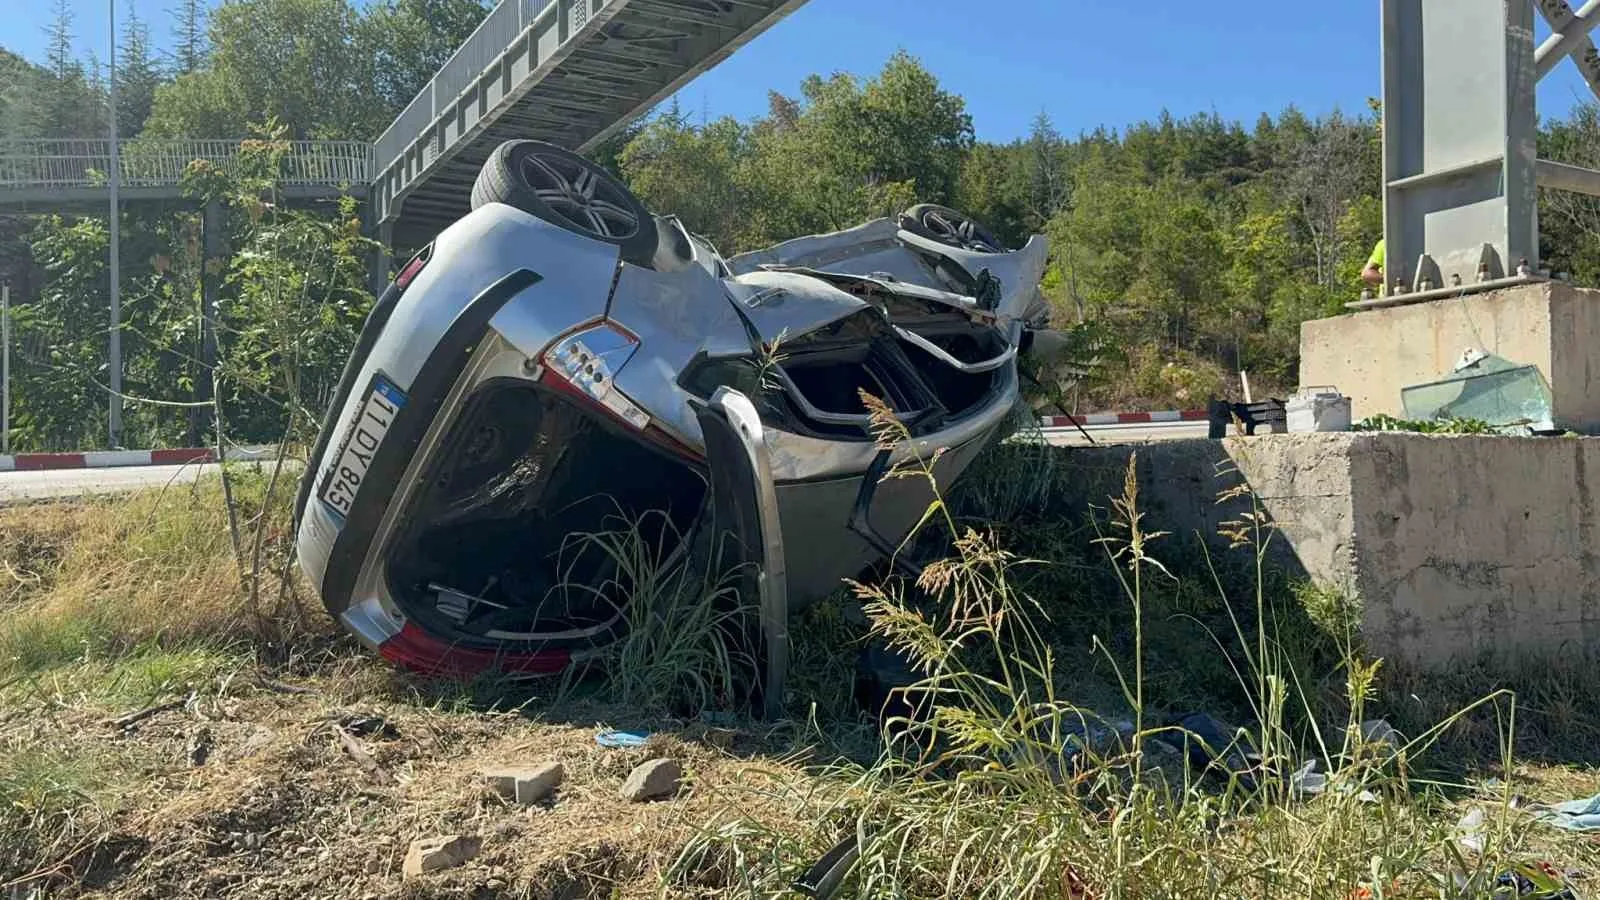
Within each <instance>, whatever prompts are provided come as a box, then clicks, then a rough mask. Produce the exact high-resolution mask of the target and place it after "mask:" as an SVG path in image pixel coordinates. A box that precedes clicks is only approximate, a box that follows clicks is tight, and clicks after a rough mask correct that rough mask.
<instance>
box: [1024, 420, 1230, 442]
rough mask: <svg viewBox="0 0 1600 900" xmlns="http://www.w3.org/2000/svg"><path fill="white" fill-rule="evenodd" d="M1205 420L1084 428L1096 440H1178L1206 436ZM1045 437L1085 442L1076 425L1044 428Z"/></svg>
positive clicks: (1052, 439)
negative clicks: (1072, 426) (1074, 426)
mask: <svg viewBox="0 0 1600 900" xmlns="http://www.w3.org/2000/svg"><path fill="white" fill-rule="evenodd" d="M1209 429H1210V425H1209V424H1207V423H1205V422H1147V423H1144V424H1139V425H1095V426H1091V427H1089V428H1088V429H1087V430H1088V432H1089V435H1090V437H1093V438H1094V442H1095V443H1096V444H1139V443H1145V442H1147V441H1181V440H1187V439H1192V438H1203V437H1205V436H1206V433H1207V431H1208V430H1209ZM1044 436H1045V440H1047V441H1049V442H1050V443H1052V444H1055V445H1056V446H1058V447H1083V446H1088V444H1089V442H1088V441H1087V440H1085V439H1084V437H1083V433H1082V432H1080V431H1079V430H1078V429H1076V428H1047V429H1045V432H1044Z"/></svg>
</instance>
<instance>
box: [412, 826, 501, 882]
mask: <svg viewBox="0 0 1600 900" xmlns="http://www.w3.org/2000/svg"><path fill="white" fill-rule="evenodd" d="M481 846H482V841H480V840H478V838H476V837H474V836H472V835H460V834H446V835H441V836H439V837H426V838H418V839H416V840H414V841H412V842H411V847H410V849H408V850H406V861H405V865H403V866H402V867H401V872H402V873H404V875H405V877H406V878H415V877H417V876H418V875H422V874H425V873H427V872H437V871H439V870H440V869H448V868H451V867H452V866H459V865H461V864H462V863H464V862H466V861H467V860H469V859H472V858H473V857H474V856H477V855H478V850H479V849H480V847H481Z"/></svg>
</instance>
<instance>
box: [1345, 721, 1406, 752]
mask: <svg viewBox="0 0 1600 900" xmlns="http://www.w3.org/2000/svg"><path fill="white" fill-rule="evenodd" d="M1356 729H1357V732H1358V733H1359V734H1360V735H1361V740H1362V741H1363V742H1365V743H1368V744H1388V745H1389V746H1391V747H1394V748H1395V749H1397V750H1398V749H1399V748H1400V746H1401V745H1402V744H1404V743H1405V736H1404V735H1402V734H1400V732H1398V731H1396V730H1395V728H1394V726H1393V725H1390V724H1389V723H1388V722H1386V721H1384V720H1383V719H1367V720H1366V721H1364V722H1362V723H1361V724H1360V725H1358V726H1356Z"/></svg>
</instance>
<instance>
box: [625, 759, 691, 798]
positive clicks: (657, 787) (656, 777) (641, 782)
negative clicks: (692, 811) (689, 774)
mask: <svg viewBox="0 0 1600 900" xmlns="http://www.w3.org/2000/svg"><path fill="white" fill-rule="evenodd" d="M682 784H683V766H680V765H678V761H677V760H675V759H652V760H650V761H649V762H647V763H644V764H642V765H640V766H639V767H637V768H635V769H634V770H633V771H632V772H630V773H628V780H627V781H624V782H623V783H622V799H624V800H633V801H635V802H639V801H644V800H660V799H663V798H666V797H671V796H674V795H676V794H677V793H678V788H679V787H680V786H682Z"/></svg>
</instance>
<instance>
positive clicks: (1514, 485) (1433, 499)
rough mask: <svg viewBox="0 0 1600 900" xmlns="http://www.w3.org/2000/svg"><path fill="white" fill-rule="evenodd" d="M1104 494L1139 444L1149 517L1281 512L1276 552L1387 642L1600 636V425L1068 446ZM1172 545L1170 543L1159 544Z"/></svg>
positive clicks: (1415, 644)
mask: <svg viewBox="0 0 1600 900" xmlns="http://www.w3.org/2000/svg"><path fill="white" fill-rule="evenodd" d="M1062 452H1063V453H1066V454H1068V460H1069V462H1068V465H1069V466H1070V467H1071V470H1072V475H1071V478H1070V480H1072V481H1073V482H1074V487H1073V488H1072V490H1073V491H1074V492H1081V493H1082V499H1083V501H1084V502H1093V503H1096V504H1100V505H1104V504H1105V501H1106V497H1107V496H1108V495H1110V494H1113V493H1116V492H1117V491H1118V490H1119V489H1120V487H1121V483H1122V477H1123V472H1124V470H1125V467H1126V465H1127V460H1128V456H1129V454H1130V453H1133V452H1137V453H1138V454H1139V456H1138V473H1139V482H1140V489H1141V501H1142V502H1141V505H1142V507H1143V508H1144V510H1145V511H1146V513H1147V518H1146V519H1145V525H1146V526H1147V527H1149V528H1152V529H1161V530H1166V531H1171V532H1175V533H1177V534H1184V533H1189V532H1198V533H1199V534H1201V535H1202V536H1204V537H1206V539H1207V540H1208V541H1211V542H1212V543H1213V546H1216V547H1224V546H1226V543H1227V541H1226V539H1224V538H1222V537H1219V536H1218V535H1217V532H1218V529H1219V527H1220V526H1221V524H1222V523H1224V522H1227V521H1229V520H1237V519H1238V518H1239V516H1240V514H1241V513H1243V512H1248V511H1249V510H1250V508H1251V506H1250V501H1249V499H1248V498H1244V497H1236V498H1234V499H1231V500H1228V501H1226V502H1222V503H1219V502H1218V499H1217V498H1218V495H1219V493H1221V492H1224V491H1226V490H1227V489H1229V488H1231V487H1234V486H1236V485H1238V484H1240V483H1241V482H1242V483H1245V484H1248V485H1249V487H1250V489H1251V491H1252V493H1253V494H1254V496H1255V497H1256V498H1257V500H1259V502H1260V505H1261V507H1263V508H1264V509H1265V511H1266V512H1267V513H1268V514H1269V515H1270V517H1271V520H1272V522H1273V525H1274V528H1275V530H1276V532H1277V537H1276V538H1275V539H1274V540H1275V542H1276V544H1275V548H1274V559H1275V561H1276V562H1277V563H1278V564H1280V565H1282V566H1284V567H1285V568H1287V569H1288V570H1289V571H1290V573H1291V574H1292V575H1301V576H1304V577H1306V578H1309V579H1311V580H1313V581H1315V582H1318V583H1320V584H1324V585H1328V586H1332V587H1336V588H1338V589H1341V590H1343V591H1346V592H1348V593H1349V594H1350V595H1351V596H1353V597H1354V598H1356V599H1357V600H1358V601H1359V603H1360V607H1361V629H1362V634H1363V637H1364V638H1365V640H1366V642H1367V645H1368V646H1369V647H1370V648H1371V649H1372V651H1373V652H1374V653H1376V654H1377V655H1380V656H1384V657H1387V658H1390V659H1393V660H1396V661H1404V662H1406V663H1409V664H1412V665H1416V666H1420V667H1423V668H1433V667H1440V666H1444V665H1447V664H1448V663H1450V662H1452V661H1454V660H1457V659H1463V658H1477V657H1481V656H1483V655H1485V654H1488V655H1498V654H1505V655H1508V656H1512V655H1514V656H1517V657H1519V658H1523V657H1526V656H1529V655H1532V656H1535V657H1537V656H1541V655H1542V656H1546V657H1550V658H1554V657H1556V656H1565V657H1567V658H1569V659H1570V658H1573V657H1572V654H1574V653H1577V654H1581V655H1582V656H1580V657H1578V658H1587V657H1588V656H1589V655H1590V654H1592V653H1593V652H1594V651H1595V650H1596V649H1600V518H1597V514H1596V499H1597V494H1600V438H1509V437H1483V436H1440V435H1420V434H1407V433H1353V434H1352V433H1346V434H1291V435H1268V436H1262V437H1255V438H1229V439H1227V440H1223V441H1174V442H1169V443H1165V444H1160V445H1148V446H1140V447H1129V446H1119V447H1094V448H1075V449H1072V450H1063V451H1062ZM1157 555H1158V556H1159V555H1160V554H1159V552H1158V553H1157Z"/></svg>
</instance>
